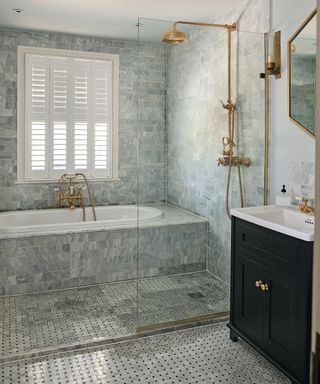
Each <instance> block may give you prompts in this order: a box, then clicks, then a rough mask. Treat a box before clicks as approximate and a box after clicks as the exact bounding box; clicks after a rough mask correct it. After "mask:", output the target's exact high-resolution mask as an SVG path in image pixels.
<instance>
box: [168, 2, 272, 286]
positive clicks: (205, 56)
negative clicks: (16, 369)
mask: <svg viewBox="0 0 320 384" xmlns="http://www.w3.org/2000/svg"><path fill="white" fill-rule="evenodd" d="M265 3H266V2H259V4H260V5H261V9H259V8H257V7H256V5H255V7H254V12H255V14H254V17H253V16H252V17H251V16H250V17H249V16H247V15H248V14H250V15H251V13H250V7H249V8H247V9H246V10H245V13H244V14H243V15H242V20H244V21H245V27H246V28H247V27H248V23H249V20H251V22H252V23H253V24H252V25H251V27H252V30H253V31H258V30H259V28H263V25H262V26H261V25H259V24H258V23H260V22H261V20H262V19H261V17H259V15H260V13H262V12H265ZM237 18H238V14H237V13H234V14H229V15H226V20H228V21H229V22H233V21H236V20H237ZM264 27H267V23H264ZM240 30H242V24H241V22H240ZM260 31H261V30H260ZM226 37H227V34H226V31H225V30H216V29H215V30H207V29H198V30H196V31H194V32H191V34H190V41H189V43H188V44H185V45H182V46H176V47H173V48H172V49H170V51H169V57H168V104H167V105H168V107H167V108H168V109H167V110H168V115H167V116H168V117H167V124H168V128H167V129H168V201H169V202H170V203H173V204H176V205H178V206H180V207H183V208H185V209H188V210H190V211H192V212H196V213H198V214H200V215H202V216H204V217H206V218H207V219H208V220H209V256H208V269H209V270H210V271H211V272H212V273H214V274H215V275H217V276H218V277H220V278H222V279H223V280H225V281H229V276H230V238H231V236H230V221H229V219H228V217H227V214H226V209H225V194H226V184H227V168H222V167H217V162H216V159H217V158H218V157H219V156H221V154H222V150H223V148H222V137H223V136H227V133H228V131H227V129H228V128H227V127H228V125H227V113H226V111H225V110H223V109H222V107H221V104H220V102H219V101H220V100H223V101H224V102H226V97H227V70H226V69H227V66H226V63H227V39H226ZM233 52H234V55H233V82H234V83H233V84H234V90H233V93H234V96H233V98H234V100H235V102H236V108H237V113H236V124H237V126H238V136H237V138H236V141H237V144H238V145H237V148H236V150H237V151H238V154H240V155H243V156H247V157H250V159H251V161H252V166H251V167H250V168H248V169H244V170H243V179H244V189H245V202H246V205H262V204H263V187H264V185H263V169H264V161H263V154H264V82H263V81H262V80H260V78H259V74H260V72H263V71H264V36H263V34H262V33H248V32H236V33H234V34H233ZM230 201H231V206H233V207H237V206H239V188H238V181H237V175H236V170H235V169H234V170H233V174H232V185H231V194H230Z"/></svg>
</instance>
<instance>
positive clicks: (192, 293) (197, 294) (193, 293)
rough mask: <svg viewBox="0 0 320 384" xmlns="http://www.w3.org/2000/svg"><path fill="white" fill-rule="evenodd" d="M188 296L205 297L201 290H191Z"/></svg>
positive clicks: (193, 297)
mask: <svg viewBox="0 0 320 384" xmlns="http://www.w3.org/2000/svg"><path fill="white" fill-rule="evenodd" d="M188 296H190V297H191V298H192V299H202V298H203V297H204V295H203V294H202V293H201V292H189V293H188Z"/></svg>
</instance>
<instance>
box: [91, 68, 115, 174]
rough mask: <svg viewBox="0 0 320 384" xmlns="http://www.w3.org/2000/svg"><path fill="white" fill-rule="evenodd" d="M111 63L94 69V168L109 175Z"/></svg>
mask: <svg viewBox="0 0 320 384" xmlns="http://www.w3.org/2000/svg"><path fill="white" fill-rule="evenodd" d="M111 71H112V67H111V63H106V64H104V63H103V64H102V63H97V64H95V67H94V75H93V78H94V82H95V84H94V89H95V109H94V116H95V124H94V168H95V170H96V171H97V172H99V171H100V170H107V172H108V173H109V174H110V173H111V151H112V145H111V140H112V138H111V121H112V120H111V111H112V110H111V108H110V107H111V97H110V92H111V90H112V76H110V75H109V74H110V72H111Z"/></svg>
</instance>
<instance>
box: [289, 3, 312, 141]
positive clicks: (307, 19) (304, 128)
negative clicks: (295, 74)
mask: <svg viewBox="0 0 320 384" xmlns="http://www.w3.org/2000/svg"><path fill="white" fill-rule="evenodd" d="M316 14H317V8H316V9H314V10H313V11H312V12H311V14H310V15H309V16H308V17H307V18H306V19H305V21H304V22H303V23H302V25H301V26H300V27H299V29H298V30H297V31H296V32H295V33H294V35H293V36H291V38H290V39H289V40H288V102H289V120H290V121H292V122H293V123H295V124H296V125H297V126H298V127H300V128H301V129H303V130H304V131H305V132H306V133H307V134H308V135H309V136H311V137H312V138H313V139H315V138H316V136H315V133H312V132H311V131H310V130H309V129H308V128H306V127H305V126H304V125H302V124H301V123H300V122H299V121H298V120H296V119H294V118H293V117H292V103H291V93H292V87H291V75H292V65H291V44H292V42H293V40H294V39H295V38H296V37H297V36H298V35H299V33H300V32H301V31H302V30H303V29H304V27H305V26H306V25H307V24H308V23H309V22H310V21H311V20H312V19H313V17H314V16H315V15H316Z"/></svg>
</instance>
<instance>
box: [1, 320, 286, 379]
mask: <svg viewBox="0 0 320 384" xmlns="http://www.w3.org/2000/svg"><path fill="white" fill-rule="evenodd" d="M0 382H1V383H6V384H17V383H19V384H35V383H37V384H56V383H60V384H67V383H68V384H84V383H85V384H138V383H139V384H177V383H181V384H196V383H198V384H257V383H259V384H290V381H289V380H288V379H287V378H285V376H284V375H282V374H281V373H280V372H279V371H278V370H277V369H276V368H275V367H273V366H272V365H271V364H270V363H269V362H267V361H266V360H265V359H264V358H263V357H262V356H261V355H259V354H258V353H257V352H255V351H254V350H253V349H252V348H251V347H249V346H248V345H247V344H245V343H244V342H243V341H241V340H240V341H238V342H236V343H234V342H232V341H231V340H230V339H229V337H228V329H227V327H226V324H225V323H219V324H216V325H211V326H206V327H201V328H193V329H188V330H185V331H180V332H173V333H169V334H162V335H157V336H152V337H144V338H140V339H136V340H130V341H126V342H123V343H117V344H113V345H109V346H104V347H99V348H92V349H85V350H82V351H77V352H68V353H63V354H59V355H51V356H48V357H42V358H37V359H32V360H25V361H19V362H13V363H8V364H3V365H0Z"/></svg>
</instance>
